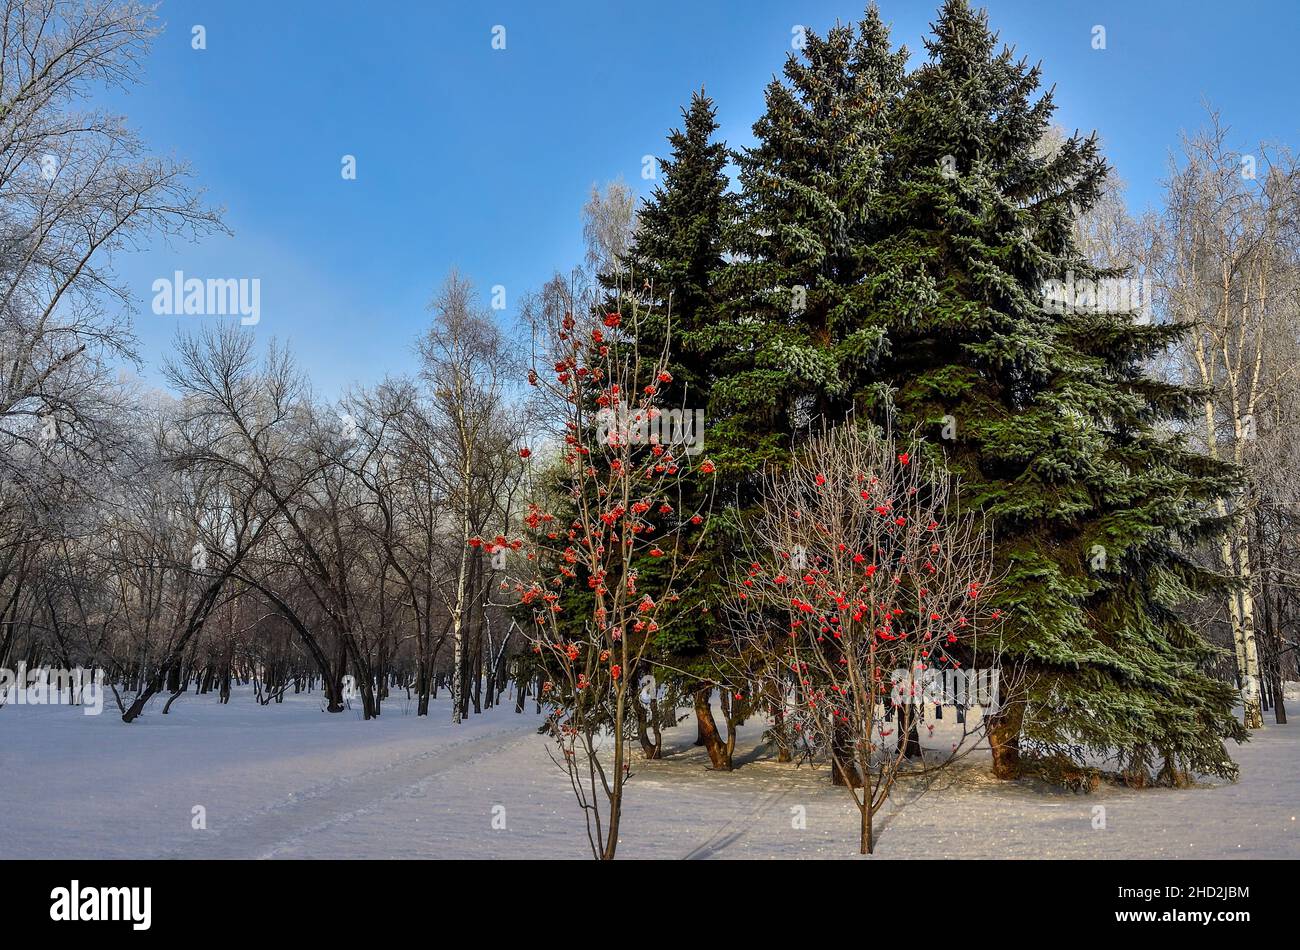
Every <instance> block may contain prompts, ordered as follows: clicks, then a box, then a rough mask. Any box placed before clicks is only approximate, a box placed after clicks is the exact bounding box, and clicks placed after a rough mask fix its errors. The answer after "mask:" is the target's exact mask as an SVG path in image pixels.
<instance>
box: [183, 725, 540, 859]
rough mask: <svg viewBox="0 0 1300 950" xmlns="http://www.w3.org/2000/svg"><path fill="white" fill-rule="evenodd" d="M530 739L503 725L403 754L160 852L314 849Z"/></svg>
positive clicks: (249, 854) (198, 854) (230, 854)
mask: <svg viewBox="0 0 1300 950" xmlns="http://www.w3.org/2000/svg"><path fill="white" fill-rule="evenodd" d="M531 738H532V737H524V738H520V737H519V736H518V735H517V730H513V729H500V730H497V731H494V732H489V733H487V734H485V735H481V736H477V737H476V738H473V739H463V740H459V741H455V742H451V743H448V744H447V745H444V746H441V747H439V748H437V749H431V750H430V751H428V752H422V753H419V754H416V755H413V756H409V757H405V758H401V759H398V760H396V761H394V762H392V763H390V764H388V765H386V766H384V767H382V768H380V769H376V770H373V771H366V772H362V773H360V774H357V775H355V776H351V777H344V778H338V779H334V780H331V781H328V782H323V783H320V784H317V785H313V786H310V787H307V788H305V789H302V790H301V791H296V792H293V793H291V794H290V795H289V797H288V798H287V799H285V800H284V801H281V802H278V803H276V804H275V805H273V806H271V807H270V808H269V809H266V810H264V811H262V812H259V813H257V814H253V815H247V816H244V817H243V818H238V819H234V820H231V819H226V820H225V821H223V822H222V823H221V824H220V825H219V826H215V825H214V826H213V827H212V828H211V831H210V833H209V834H207V835H201V836H197V837H194V838H193V839H191V843H190V844H189V845H188V846H186V847H183V848H180V849H177V850H174V851H170V852H167V853H165V854H161V855H159V857H163V858H275V857H279V856H281V855H291V854H294V853H297V852H300V851H303V850H307V851H311V850H312V849H311V845H312V842H313V841H314V840H319V839H322V838H325V839H326V840H327V836H328V834H329V832H330V830H331V829H332V828H333V826H335V825H338V824H340V823H345V822H349V821H354V820H356V819H357V818H360V817H362V816H366V815H372V814H380V813H382V812H383V811H384V810H385V808H386V807H388V806H390V805H391V804H392V803H393V802H395V801H397V800H398V799H421V798H424V797H426V795H427V792H428V788H429V786H430V785H431V784H432V783H434V782H437V781H442V780H446V779H447V778H448V777H449V775H450V773H452V772H453V771H455V770H460V769H464V768H466V767H470V766H473V765H474V764H475V763H477V762H478V761H480V760H481V759H483V758H484V757H486V756H490V755H497V754H500V753H501V752H502V751H503V747H504V746H505V745H506V742H505V740H508V739H513V740H514V741H515V742H525V741H529V739H531ZM533 741H534V742H536V741H537V740H535V739H533ZM466 784H469V783H468V782H467V783H466ZM317 856H320V857H324V856H326V855H317ZM336 856H337V857H346V856H347V855H336Z"/></svg>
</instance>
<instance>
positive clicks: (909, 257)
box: [858, 0, 1242, 780]
mask: <svg viewBox="0 0 1300 950" xmlns="http://www.w3.org/2000/svg"><path fill="white" fill-rule="evenodd" d="M926 46H927V49H928V52H929V57H928V61H927V62H926V63H925V64H924V65H922V66H921V67H919V68H918V69H917V70H916V71H915V73H914V74H913V75H912V77H911V78H910V81H909V84H908V88H907V90H906V92H905V94H904V96H903V98H902V101H901V103H900V104H899V107H898V110H897V113H896V123H895V126H894V129H893V136H892V139H891V144H890V147H889V160H888V165H887V169H886V172H885V180H886V182H887V188H886V191H885V192H884V193H883V194H882V195H881V205H880V207H881V213H882V214H883V215H884V216H885V218H886V219H887V220H886V222H885V224H884V226H883V228H882V232H881V236H880V239H879V240H877V241H876V242H875V244H874V245H873V247H872V248H871V250H870V252H869V254H868V255H867V261H868V263H867V265H866V270H867V271H868V272H869V274H870V276H869V277H868V278H867V280H866V282H865V287H867V288H869V292H870V294H871V304H870V306H871V308H872V309H873V311H874V313H875V316H876V320H877V321H878V325H879V326H880V328H881V329H882V330H883V332H884V339H885V344H884V347H883V349H882V352H881V355H880V358H879V359H878V361H877V362H876V364H875V365H874V368H873V375H874V383H873V384H872V385H869V386H866V387H863V388H861V389H860V390H859V391H858V396H859V399H860V400H861V401H862V402H863V403H867V404H874V405H875V406H876V407H877V409H878V410H881V411H885V410H884V409H883V407H884V406H886V405H889V404H892V407H893V409H892V412H893V414H894V415H895V417H896V419H895V424H896V425H900V426H902V427H903V428H910V427H913V426H918V427H922V431H924V432H926V433H928V434H930V435H932V436H933V438H932V441H931V445H932V446H933V450H934V451H935V452H936V454H941V455H942V456H943V457H944V458H945V460H946V462H947V464H948V465H949V467H950V469H951V471H952V472H953V473H954V474H955V475H957V476H958V477H959V479H960V481H961V486H962V498H963V501H964V502H965V503H966V504H968V505H975V506H978V507H979V508H980V509H982V510H983V511H984V512H986V513H987V514H988V515H989V517H990V519H991V526H992V529H993V530H994V532H995V534H996V543H997V556H998V561H999V564H1000V565H1001V569H1002V570H1003V571H1004V576H1003V579H1002V581H1001V583H1000V590H999V594H998V597H999V601H1000V603H1001V605H1002V606H1003V607H1004V609H1005V611H1006V617H1007V626H1006V631H1005V636H1006V643H1005V646H1006V650H1007V657H1006V659H1007V661H1008V662H1009V663H1010V664H1011V665H1012V666H1013V667H1015V666H1018V667H1019V669H1020V674H1019V675H1017V676H1015V677H1013V678H1012V680H1011V681H1010V682H1006V681H1004V693H1009V695H1008V697H1007V698H1009V699H1010V700H1011V702H1010V703H1009V704H1008V705H1007V706H1006V708H1004V710H1003V711H1002V713H1001V714H1000V715H999V716H998V717H997V718H996V719H995V721H994V723H993V728H992V729H991V737H990V738H991V745H992V746H993V749H994V756H995V769H996V771H997V772H998V774H1000V775H1003V776H1011V775H1013V774H1016V773H1017V771H1018V770H1019V768H1020V754H1021V751H1022V749H1024V750H1025V751H1032V752H1033V753H1034V754H1036V755H1039V756H1047V755H1058V754H1063V755H1065V756H1067V757H1069V758H1070V759H1073V760H1075V761H1076V762H1077V761H1081V760H1082V759H1083V758H1084V757H1085V756H1087V755H1100V756H1116V757H1118V758H1119V760H1120V762H1121V764H1122V765H1123V767H1125V768H1126V769H1128V770H1129V771H1130V774H1131V775H1133V776H1135V777H1136V776H1147V775H1149V774H1150V773H1151V771H1152V770H1153V769H1154V768H1157V767H1158V768H1159V770H1160V773H1161V777H1162V778H1163V779H1165V780H1174V779H1176V778H1177V777H1179V776H1180V775H1181V774H1182V771H1183V770H1187V769H1190V770H1195V771H1199V772H1205V773H1213V774H1218V775H1225V776H1226V775H1232V774H1234V773H1235V766H1234V765H1233V764H1232V762H1231V760H1230V759H1229V758H1228V756H1227V754H1226V752H1225V751H1224V748H1223V739H1224V738H1225V737H1232V738H1238V739H1239V738H1241V735H1242V731H1241V729H1240V727H1239V725H1238V724H1237V723H1236V722H1235V720H1234V719H1233V718H1232V715H1231V707H1232V703H1233V693H1232V690H1231V689H1230V687H1229V686H1227V684H1224V683H1221V682H1219V681H1217V680H1215V679H1213V678H1212V677H1211V676H1209V675H1208V674H1207V672H1205V666H1206V663H1207V661H1208V660H1209V659H1211V658H1212V656H1213V655H1214V650H1213V649H1212V648H1211V647H1210V646H1209V645H1208V644H1207V643H1206V641H1204V640H1203V639H1202V638H1201V637H1200V636H1199V635H1198V634H1196V633H1195V632H1194V631H1193V630H1192V629H1191V628H1190V627H1189V626H1188V625H1187V624H1186V623H1185V622H1184V621H1183V620H1182V618H1181V617H1180V614H1179V607H1180V605H1181V604H1183V603H1184V602H1185V601H1186V600H1188V599H1189V598H1190V597H1192V596H1195V595H1196V594H1197V593H1199V592H1204V591H1206V590H1207V589H1209V588H1210V587H1211V586H1213V585H1215V584H1221V583H1223V579H1222V578H1219V577H1216V576H1215V575H1212V574H1210V573H1208V572H1206V571H1204V570H1202V569H1200V568H1198V567H1197V566H1196V565H1195V564H1194V563H1193V562H1192V561H1191V559H1190V558H1189V557H1188V556H1187V553H1186V552H1187V551H1188V550H1189V549H1190V547H1191V546H1193V545H1195V544H1196V543H1198V542H1201V541H1203V540H1204V539H1205V538H1206V537H1208V536H1212V535H1213V534H1214V532H1216V531H1217V530H1219V529H1220V528H1221V525H1220V524H1218V522H1217V521H1216V520H1215V518H1214V516H1213V514H1212V503H1213V501H1214V499H1216V498H1218V497H1220V496H1222V495H1223V494H1224V493H1225V492H1227V491H1229V490H1230V487H1231V485H1232V483H1233V479H1234V477H1235V473H1234V472H1233V470H1232V469H1231V468H1229V467H1227V466H1224V465H1220V464H1218V463H1215V462H1212V461H1210V460H1207V459H1205V458H1203V457H1200V456H1197V455H1195V454H1193V453H1191V452H1190V451H1188V450H1187V449H1186V448H1184V447H1183V446H1182V445H1181V443H1180V442H1179V440H1178V438H1177V430H1178V426H1179V422H1180V420H1181V419H1182V418H1184V417H1185V415H1186V414H1187V412H1188V411H1189V410H1190V409H1191V405H1192V400H1193V398H1194V393H1192V392H1191V391H1189V390H1186V389H1183V388H1180V387H1179V386H1176V385H1173V384H1170V383H1168V382H1165V381H1162V380H1159V379H1157V378H1155V377H1153V376H1152V375H1151V374H1150V372H1149V371H1148V365H1149V361H1150V360H1151V359H1152V358H1153V357H1155V356H1156V355H1158V354H1160V353H1161V352H1163V350H1164V349H1165V347H1167V346H1168V345H1169V343H1170V342H1171V340H1172V339H1173V338H1174V337H1175V335H1176V334H1177V332H1178V331H1177V330H1176V329H1175V328H1173V327H1171V326H1162V325H1154V324H1151V323H1150V322H1149V321H1145V320H1144V319H1143V318H1142V315H1141V314H1140V313H1137V312H1135V311H1134V310H1133V308H1132V307H1124V306H1122V307H1119V308H1113V309H1112V312H1102V311H1103V310H1105V309H1106V308H1104V307H1094V306H1082V307H1080V306H1070V307H1052V306H1045V305H1044V297H1043V293H1042V291H1043V288H1044V287H1045V286H1049V284H1048V282H1050V281H1065V280H1067V279H1069V277H1070V276H1071V275H1072V276H1073V278H1074V279H1075V280H1076V281H1081V280H1091V279H1096V278H1100V277H1106V276H1113V275H1106V274H1102V273H1100V272H1098V271H1096V270H1094V269H1092V268H1091V267H1090V266H1089V265H1088V264H1087V262H1086V261H1085V260H1084V258H1083V256H1082V254H1081V253H1080V251H1079V249H1078V248H1077V247H1076V246H1075V244H1074V242H1073V237H1072V234H1071V228H1070V224H1071V221H1072V220H1073V217H1074V215H1075V214H1077V213H1078V212H1080V211H1082V210H1086V209H1087V208H1089V207H1090V206H1091V205H1092V203H1093V202H1095V201H1096V200H1097V198H1098V195H1099V189H1100V185H1101V183H1102V182H1103V180H1104V178H1105V176H1106V174H1107V166H1106V162H1105V160H1104V159H1103V158H1102V156H1101V155H1100V153H1099V150H1098V146H1097V143H1096V141H1095V138H1091V137H1089V138H1081V137H1079V136H1075V137H1073V138H1070V139H1069V140H1068V141H1066V142H1065V143H1064V144H1063V145H1062V146H1061V147H1060V148H1059V149H1056V150H1054V151H1048V150H1045V149H1044V148H1043V147H1042V142H1043V141H1044V138H1045V134H1046V133H1047V132H1048V129H1049V123H1050V121H1051V116H1052V113H1053V109H1054V106H1053V103H1052V96H1051V94H1050V92H1048V93H1044V94H1041V95H1039V94H1038V88H1039V79H1040V77H1039V69H1038V68H1037V67H1036V66H1030V65H1028V64H1027V63H1026V62H1024V61H1023V60H1017V59H1015V58H1014V56H1013V54H1012V52H1011V51H1010V50H1009V49H1006V48H1004V47H1001V46H1000V44H999V41H998V39H997V37H996V36H995V35H994V34H993V33H991V32H990V30H989V27H988V23H987V17H986V16H985V15H984V14H983V13H982V12H976V11H972V10H971V9H970V7H969V6H968V4H967V3H966V0H947V2H946V3H945V4H944V6H943V8H942V10H941V12H940V14H939V17H938V20H937V22H936V23H934V24H933V37H932V38H931V39H929V40H927V43H926ZM1055 310H1064V311H1065V312H1054V311H1055ZM886 393H888V397H889V398H888V400H886V398H885V394H886Z"/></svg>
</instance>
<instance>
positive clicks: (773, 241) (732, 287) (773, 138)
mask: <svg viewBox="0 0 1300 950" xmlns="http://www.w3.org/2000/svg"><path fill="white" fill-rule="evenodd" d="M802 54H803V55H802V56H796V55H793V54H792V55H790V56H789V57H788V58H787V60H786V63H785V70H784V74H785V80H786V81H785V82H782V81H781V80H779V79H773V80H772V82H771V83H770V84H769V85H768V88H767V93H766V111H765V113H764V115H763V116H762V117H761V118H760V119H759V120H758V121H757V122H756V123H755V125H754V135H755V138H756V139H757V140H758V141H757V144H756V145H755V146H754V147H752V148H750V149H746V150H745V151H743V152H742V153H740V154H739V155H737V159H736V160H737V164H738V166H739V169H740V185H741V191H742V218H741V226H740V227H739V228H738V229H737V231H736V236H735V240H734V242H733V245H734V250H735V254H736V261H735V263H734V264H733V266H731V267H729V268H728V269H727V272H726V276H725V285H726V288H727V295H728V298H729V302H728V305H727V306H726V307H725V308H724V309H723V310H722V312H721V315H720V316H721V319H720V320H719V322H718V324H717V326H716V327H715V330H714V334H715V338H716V340H717V343H718V345H719V349H720V350H722V351H723V352H724V353H725V354H726V357H725V359H723V360H722V361H721V362H720V363H719V366H718V378H717V380H716V381H715V383H714V396H715V399H714V405H715V406H716V409H715V414H714V417H713V418H714V431H715V432H717V437H718V439H719V440H720V441H721V442H723V443H724V445H725V446H726V451H725V452H720V453H719V456H718V461H719V465H720V470H721V471H723V472H725V473H728V474H732V475H735V476H737V477H739V478H741V479H744V478H747V477H749V476H751V475H752V474H753V473H754V472H755V471H756V470H757V469H758V468H759V467H760V466H761V465H762V464H763V463H765V462H769V461H775V462H777V463H780V462H781V461H782V460H783V459H784V458H785V457H786V453H787V452H788V451H789V449H790V446H791V438H792V436H793V435H795V434H796V433H797V432H798V431H799V430H801V429H803V428H804V427H805V426H806V425H807V424H808V423H809V422H810V421H811V420H812V418H814V417H816V416H827V417H835V416H838V417H840V418H842V417H843V414H844V412H845V411H846V410H847V409H848V408H850V406H851V397H852V392H853V387H854V383H855V381H856V380H858V379H859V378H860V374H861V373H862V372H863V370H864V369H865V368H866V367H867V366H869V365H870V363H871V361H872V359H873V357H874V356H875V355H876V352H877V350H878V348H879V346H880V344H881V339H882V332H881V329H880V327H879V326H878V325H877V324H876V322H874V321H871V320H869V319H867V316H868V308H869V299H868V296H867V294H866V293H865V290H866V288H865V285H864V280H865V278H866V277H867V275H868V270H867V268H868V263H869V262H868V259H867V257H866V253H865V252H866V249H867V248H868V247H869V246H870V243H871V240H872V238H873V236H874V234H875V229H876V227H877V224H878V222H877V217H876V207H877V204H878V195H879V192H880V189H881V186H882V182H883V177H882V176H883V168H884V158H885V155H884V150H885V147H886V145H887V142H888V136H889V121H890V116H891V113H892V107H893V103H894V102H895V100H896V98H897V95H898V92H899V89H900V88H901V84H902V81H903V76H904V69H905V65H906V61H907V53H906V51H905V50H897V51H895V50H893V49H892V48H891V46H890V42H889V31H888V28H887V27H886V26H885V24H884V23H883V22H882V20H881V18H880V14H879V11H878V10H877V9H876V7H875V5H874V4H873V5H872V6H871V7H870V8H868V10H867V12H866V14H865V16H864V18H863V20H862V21H861V22H860V23H859V24H858V25H857V28H856V29H855V28H854V27H853V26H852V25H836V26H834V27H832V28H831V29H830V30H829V31H828V32H827V34H826V35H825V36H824V37H822V36H818V35H816V34H814V33H811V32H809V33H806V34H805V35H804V44H803V50H802Z"/></svg>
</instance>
